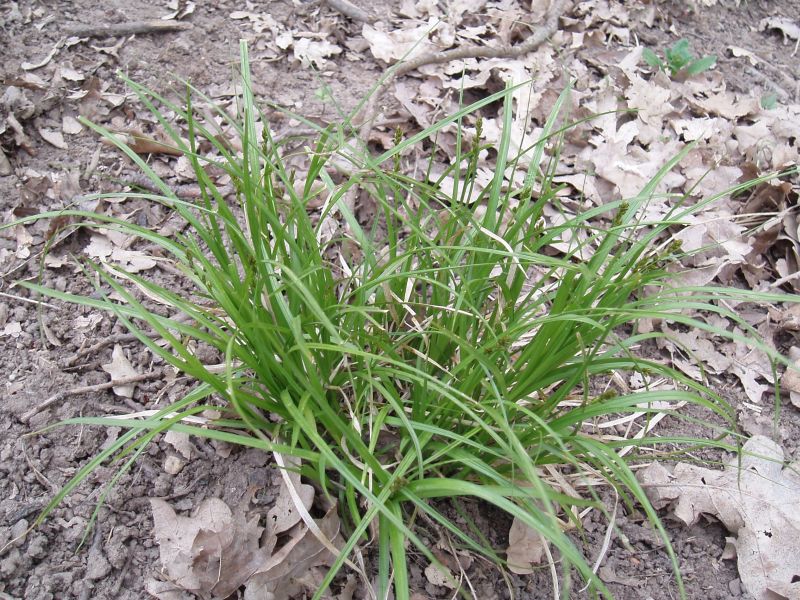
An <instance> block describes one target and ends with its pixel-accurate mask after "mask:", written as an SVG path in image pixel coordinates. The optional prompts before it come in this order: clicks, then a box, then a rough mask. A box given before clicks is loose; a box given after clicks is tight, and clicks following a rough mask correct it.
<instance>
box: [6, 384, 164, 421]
mask: <svg viewBox="0 0 800 600" xmlns="http://www.w3.org/2000/svg"><path fill="white" fill-rule="evenodd" d="M162 377H164V372H163V371H151V372H150V373H140V374H139V375H131V376H130V377H120V378H119V379H112V380H111V381H106V382H105V383H96V384H95V385H84V386H81V387H76V388H72V389H69V390H62V391H60V392H58V393H57V394H53V395H52V396H50V397H49V398H48V399H47V400H45V401H44V402H42V403H41V404H39V405H37V406H34V407H33V408H32V409H30V410H29V411H28V412H26V413H24V414H23V415H22V416H20V418H19V420H20V421H22V422H23V423H27V422H28V421H30V420H31V419H32V418H33V417H35V416H36V415H37V414H39V413H40V412H42V411H43V410H47V409H48V408H50V407H51V406H53V405H54V404H58V403H59V402H61V401H62V400H64V399H65V398H68V397H69V396H78V395H80V394H90V393H92V392H99V391H102V390H107V389H110V388H112V387H115V386H118V385H130V384H131V383H139V382H140V381H150V380H152V379H160V378H162Z"/></svg>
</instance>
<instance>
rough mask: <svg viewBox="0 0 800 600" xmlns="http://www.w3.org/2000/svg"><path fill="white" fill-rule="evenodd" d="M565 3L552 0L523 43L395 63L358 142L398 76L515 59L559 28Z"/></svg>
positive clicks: (456, 50)
mask: <svg viewBox="0 0 800 600" xmlns="http://www.w3.org/2000/svg"><path fill="white" fill-rule="evenodd" d="M568 4H569V2H568V0H553V1H552V3H551V4H550V8H549V9H548V11H547V14H546V15H545V19H544V22H543V23H542V24H541V25H539V27H537V28H536V29H535V30H534V31H533V33H531V35H530V36H528V38H527V39H526V40H525V41H524V42H522V43H519V44H516V45H506V46H500V47H498V48H490V47H487V46H463V47H461V48H453V49H452V50H447V51H445V52H430V53H427V54H423V55H421V56H418V57H417V58H415V59H413V60H409V61H407V62H404V63H402V64H400V65H398V66H396V67H395V68H394V69H393V70H392V71H391V72H390V73H389V74H388V75H387V76H386V78H385V79H384V80H383V81H382V82H381V84H380V85H379V86H378V88H377V89H376V90H375V93H373V94H372V96H371V97H370V99H369V102H368V103H367V105H366V106H365V107H364V110H363V111H362V114H363V115H366V116H365V117H364V119H363V121H362V125H361V127H360V129H359V132H358V136H359V138H361V141H363V142H364V143H365V144H366V143H367V141H368V139H369V133H370V131H371V130H372V123H373V121H374V120H375V118H376V117H377V113H378V111H376V110H375V105H376V104H377V102H378V99H379V98H380V97H381V96H382V95H383V93H384V92H385V91H386V88H388V87H389V85H390V84H392V83H393V82H394V80H395V79H397V78H398V77H400V76H402V75H405V74H406V73H409V72H411V71H413V70H414V69H419V68H420V67H422V66H424V65H436V64H442V63H446V62H450V61H453V60H464V59H466V58H518V57H520V56H523V55H525V54H528V53H529V52H533V51H534V50H536V49H537V48H538V47H539V46H541V45H542V44H543V43H544V42H546V41H547V40H548V39H549V38H550V36H552V35H553V34H554V33H555V32H556V30H557V29H558V20H559V18H560V17H561V15H562V14H563V13H564V11H565V10H566V7H567V5H568ZM356 120H358V119H356Z"/></svg>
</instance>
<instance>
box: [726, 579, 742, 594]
mask: <svg viewBox="0 0 800 600" xmlns="http://www.w3.org/2000/svg"><path fill="white" fill-rule="evenodd" d="M728 591H730V593H731V596H741V595H742V582H741V581H740V580H739V579H733V580H731V581H729V582H728Z"/></svg>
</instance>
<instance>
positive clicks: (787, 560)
mask: <svg viewBox="0 0 800 600" xmlns="http://www.w3.org/2000/svg"><path fill="white" fill-rule="evenodd" d="M784 461H785V457H784V453H783V449H782V448H781V447H780V446H779V445H778V444H776V443H775V442H774V441H772V440H771V439H769V438H767V437H765V436H760V435H756V436H753V437H752V438H750V439H749V440H748V441H747V442H745V444H744V446H743V448H742V457H741V462H739V460H738V459H733V460H732V461H731V462H730V463H729V464H728V466H727V468H726V469H725V470H724V471H718V470H714V469H708V468H705V467H700V466H697V465H694V464H690V463H684V462H681V463H678V464H677V465H675V466H674V467H669V466H664V465H662V464H660V463H657V462H656V463H653V464H651V465H650V466H648V467H647V468H645V469H643V470H641V471H640V472H639V474H638V478H639V480H640V481H641V482H642V484H643V486H644V487H645V491H646V492H647V495H648V497H649V498H650V501H651V502H652V503H653V506H655V507H656V508H665V507H667V506H669V507H671V513H672V514H674V515H675V517H677V518H678V519H680V520H681V521H683V522H684V523H685V524H686V525H694V524H695V523H697V522H698V521H699V520H700V519H701V518H702V517H703V516H704V515H708V516H712V517H715V518H717V519H719V520H720V521H721V522H722V523H723V525H725V527H726V528H727V530H728V531H729V532H731V533H732V534H733V535H734V537H732V538H729V544H730V546H731V549H732V552H735V554H732V553H728V558H733V557H734V556H735V557H736V558H737V564H738V568H739V575H740V576H741V579H742V583H743V584H744V586H745V587H746V588H747V590H748V591H750V593H751V594H753V595H754V596H755V597H756V599H757V600H775V599H776V598H786V599H789V600H793V599H795V598H798V597H800V565H798V562H797V557H798V556H800V513H798V510H797V507H798V506H800V463H798V462H794V463H791V464H788V465H787V464H785V462H784Z"/></svg>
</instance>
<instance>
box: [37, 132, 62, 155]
mask: <svg viewBox="0 0 800 600" xmlns="http://www.w3.org/2000/svg"><path fill="white" fill-rule="evenodd" d="M38 131H39V135H40V136H42V139H43V140H44V141H45V142H47V143H48V144H50V145H51V146H55V147H56V148H58V149H60V150H67V149H68V148H69V146H67V142H65V141H64V136H63V135H61V132H60V131H54V130H52V129H44V128H40V129H39V130H38Z"/></svg>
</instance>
